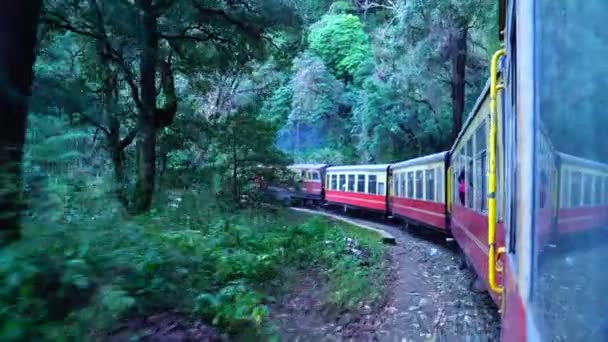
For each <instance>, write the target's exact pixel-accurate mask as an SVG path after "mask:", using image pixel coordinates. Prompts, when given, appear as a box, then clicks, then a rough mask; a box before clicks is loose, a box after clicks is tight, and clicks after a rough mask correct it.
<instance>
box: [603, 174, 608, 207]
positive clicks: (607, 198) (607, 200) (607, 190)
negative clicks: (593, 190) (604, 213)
mask: <svg viewBox="0 0 608 342" xmlns="http://www.w3.org/2000/svg"><path fill="white" fill-rule="evenodd" d="M602 192H603V194H604V200H603V202H602V204H604V205H607V204H608V177H604V190H602Z"/></svg>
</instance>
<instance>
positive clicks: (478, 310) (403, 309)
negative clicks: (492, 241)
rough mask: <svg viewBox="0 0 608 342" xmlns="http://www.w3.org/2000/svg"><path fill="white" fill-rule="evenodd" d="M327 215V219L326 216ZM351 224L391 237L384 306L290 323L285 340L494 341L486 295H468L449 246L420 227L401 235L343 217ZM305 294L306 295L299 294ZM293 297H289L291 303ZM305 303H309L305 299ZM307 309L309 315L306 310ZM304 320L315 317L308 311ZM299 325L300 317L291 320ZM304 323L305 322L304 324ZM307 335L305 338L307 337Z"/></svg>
mask: <svg viewBox="0 0 608 342" xmlns="http://www.w3.org/2000/svg"><path fill="white" fill-rule="evenodd" d="M332 215H333V214H332ZM348 219H349V220H350V221H351V223H354V224H358V225H364V226H368V227H371V228H374V229H381V230H383V231H385V232H387V233H389V234H391V235H392V236H393V237H394V238H395V240H396V241H395V242H396V244H395V245H392V246H390V247H388V248H390V258H391V261H392V270H391V276H390V277H389V278H390V279H389V281H388V284H387V286H388V287H389V290H388V291H389V293H388V298H387V299H386V303H385V304H384V305H382V306H380V309H378V310H374V311H375V312H367V313H363V314H359V315H357V318H355V319H350V320H349V319H342V322H340V321H331V322H325V323H321V322H319V320H318V318H317V319H313V320H314V321H315V324H316V326H315V328H314V329H311V328H310V327H306V326H307V325H308V324H303V325H300V326H301V327H302V328H301V329H299V328H298V325H299V324H298V323H297V322H296V323H295V324H291V329H292V331H291V333H289V334H282V335H283V336H284V338H285V340H290V341H293V340H300V341H312V340H314V341H341V340H354V341H391V342H392V341H398V342H403V341H426V340H430V339H434V340H435V341H462V340H475V341H477V340H483V341H494V340H498V339H499V336H500V327H499V322H500V319H499V316H498V312H497V309H496V307H495V306H494V304H493V303H492V301H491V299H490V297H489V296H488V294H486V293H481V294H479V293H474V292H472V291H470V289H469V284H470V283H471V280H472V274H471V273H470V272H469V271H468V270H466V269H460V267H459V266H460V263H461V259H460V256H459V255H458V249H457V248H456V245H455V243H454V242H451V243H446V241H445V237H444V236H442V235H439V234H429V233H427V232H428V230H426V229H424V228H419V227H415V228H410V229H409V230H407V231H404V230H402V229H398V228H396V226H394V225H386V224H381V223H377V222H373V221H369V220H368V219H366V220H361V219H357V218H353V217H352V216H349V217H348ZM304 292H305V293H307V294H310V291H309V290H307V291H304ZM298 297H299V296H298V295H297V294H296V295H294V299H293V300H295V301H296V302H297V301H298V299H297V298H298ZM308 301H309V302H311V301H312V300H311V299H310V298H309V299H308ZM311 309H312V310H311ZM308 310H309V311H308V314H309V315H313V316H314V315H317V314H319V315H320V313H315V310H314V308H309V309H308ZM297 320H298V321H299V322H302V323H304V322H303V321H302V318H298V319H297ZM309 320H310V319H309ZM281 330H283V329H281ZM307 332H308V333H310V334H308V333H307Z"/></svg>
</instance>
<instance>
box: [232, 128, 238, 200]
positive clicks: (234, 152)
mask: <svg viewBox="0 0 608 342" xmlns="http://www.w3.org/2000/svg"><path fill="white" fill-rule="evenodd" d="M235 134H236V132H234V130H233V132H232V186H233V188H232V196H233V197H234V201H235V202H236V203H239V183H238V178H239V173H238V159H237V157H238V156H237V146H236V136H235Z"/></svg>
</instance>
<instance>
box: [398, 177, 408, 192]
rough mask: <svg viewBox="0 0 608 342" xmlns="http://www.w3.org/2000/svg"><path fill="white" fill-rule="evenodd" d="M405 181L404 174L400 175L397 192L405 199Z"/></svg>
mask: <svg viewBox="0 0 608 342" xmlns="http://www.w3.org/2000/svg"><path fill="white" fill-rule="evenodd" d="M406 182H407V180H406V178H405V173H402V174H401V182H400V184H399V187H400V188H401V189H400V191H399V194H400V196H401V197H405V184H406Z"/></svg>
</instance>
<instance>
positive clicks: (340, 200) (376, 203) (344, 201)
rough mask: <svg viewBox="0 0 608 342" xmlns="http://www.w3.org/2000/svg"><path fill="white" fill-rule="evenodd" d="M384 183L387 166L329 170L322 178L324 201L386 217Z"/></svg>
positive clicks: (387, 176) (354, 166)
mask: <svg viewBox="0 0 608 342" xmlns="http://www.w3.org/2000/svg"><path fill="white" fill-rule="evenodd" d="M388 181H389V165H388V164H383V165H347V166H333V167H329V168H327V172H326V176H325V188H326V190H325V200H326V201H327V202H328V203H331V204H341V205H344V206H346V207H352V208H362V209H367V210H371V211H376V212H380V213H383V214H387V213H388V205H387V203H388V202H387V196H388V189H387V184H388Z"/></svg>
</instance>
